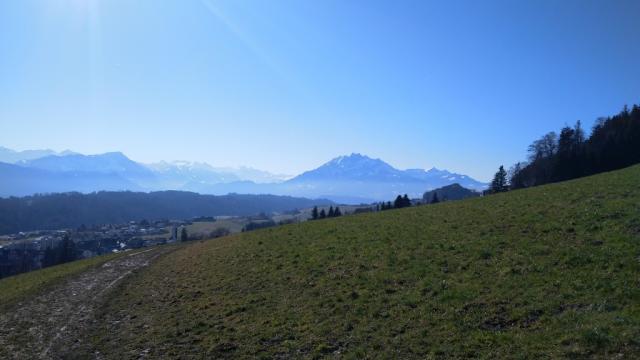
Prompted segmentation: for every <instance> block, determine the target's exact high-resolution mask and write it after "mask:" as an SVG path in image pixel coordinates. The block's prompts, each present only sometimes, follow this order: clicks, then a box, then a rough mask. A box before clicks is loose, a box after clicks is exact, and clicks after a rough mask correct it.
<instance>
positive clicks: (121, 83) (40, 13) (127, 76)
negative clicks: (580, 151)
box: [0, 0, 640, 180]
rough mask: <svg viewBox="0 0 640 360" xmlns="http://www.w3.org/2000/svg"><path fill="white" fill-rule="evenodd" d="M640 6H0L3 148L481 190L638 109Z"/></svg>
mask: <svg viewBox="0 0 640 360" xmlns="http://www.w3.org/2000/svg"><path fill="white" fill-rule="evenodd" d="M638 19H640V1H635V0H631V1H616V0H601V1H588V0H575V1H574V0H563V1H557V0H547V1H545V0H535V1H533V0H532V1H511V0H505V1H448V0H447V1H444V0H442V1H426V0H418V1H409V0H401V1H395V0H393V1H391V0H390V1H384V2H378V1H372V0H346V1H345V0H322V1H300V0H295V1H284V0H273V1H262V0H260V1H258V0H256V1H241V0H232V1H216V0H135V1H134V0H0V146H5V147H9V148H14V149H17V150H24V149H35V148H51V149H54V150H63V149H72V150H75V151H79V152H83V153H100V152H105V151H114V150H117V151H122V152H124V153H125V154H127V155H128V156H129V157H131V158H132V159H134V160H137V161H143V162H152V161H158V160H191V161H206V162H209V163H211V164H212V165H216V166H235V165H249V166H254V167H257V168H261V169H265V170H269V171H272V172H277V173H287V174H296V173H298V172H301V171H303V170H307V169H310V168H313V167H316V166H318V165H320V164H321V163H323V162H325V161H327V160H329V159H331V158H333V157H335V156H339V155H343V154H349V153H351V152H360V153H364V154H367V155H370V156H372V157H379V158H382V159H383V160H386V161H387V162H389V163H391V164H392V165H394V166H396V167H399V168H412V167H422V168H429V167H431V166H436V167H439V168H446V169H449V170H453V171H457V172H462V173H465V174H468V175H471V176H474V177H476V178H479V179H481V180H487V179H489V178H490V177H491V176H492V174H493V173H494V172H495V170H496V168H497V167H498V166H499V165H500V164H505V165H511V164H512V163H514V162H516V161H517V160H520V159H523V158H524V157H525V155H526V153H525V152H526V148H527V146H528V144H529V143H530V142H531V141H532V140H534V139H536V138H537V137H539V136H540V135H542V134H543V133H545V132H547V131H550V130H557V129H559V128H560V127H561V126H563V125H565V124H566V123H568V124H573V123H574V122H575V121H576V120H578V119H581V120H582V121H583V122H584V123H585V124H586V126H587V127H590V126H591V124H592V123H593V121H594V120H595V119H596V118H597V117H598V116H603V115H610V114H613V113H616V112H617V111H619V110H620V109H621V108H622V106H623V105H624V104H633V103H640V81H639V80H640V46H639V41H640V25H639V23H638Z"/></svg>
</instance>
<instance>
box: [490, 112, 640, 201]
mask: <svg viewBox="0 0 640 360" xmlns="http://www.w3.org/2000/svg"><path fill="white" fill-rule="evenodd" d="M528 152H529V156H528V161H526V162H519V163H517V164H515V165H514V166H513V167H512V168H511V169H510V171H509V175H508V176H507V174H506V172H505V170H504V168H503V167H502V166H501V167H500V170H499V171H498V173H496V176H495V178H494V180H493V182H492V184H491V188H490V192H501V191H506V190H508V189H520V188H526V187H530V186H537V185H543V184H547V183H552V182H558V181H564V180H570V179H575V178H578V177H582V176H588V175H593V174H597V173H601V172H605V171H611V170H617V169H621V168H624V167H627V166H631V165H634V164H637V163H640V107H639V106H638V105H634V106H633V107H632V108H631V109H629V108H628V107H627V106H625V107H624V109H623V110H622V111H621V112H620V113H619V114H617V115H614V116H611V117H608V118H599V119H598V121H597V122H596V124H595V125H594V126H593V128H592V130H591V134H590V135H589V137H588V138H587V137H586V136H585V132H584V129H583V128H582V124H581V123H580V121H578V122H577V123H576V124H575V125H574V126H572V127H570V126H565V127H564V128H562V129H561V130H560V134H556V133H555V132H550V133H548V134H546V135H544V136H542V137H541V138H540V139H538V140H536V141H534V142H533V143H532V144H531V145H530V146H529V149H528ZM507 178H508V181H507Z"/></svg>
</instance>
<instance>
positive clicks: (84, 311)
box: [0, 247, 171, 359]
mask: <svg viewBox="0 0 640 360" xmlns="http://www.w3.org/2000/svg"><path fill="white" fill-rule="evenodd" d="M169 251H171V248H167V247H159V248H153V249H149V250H144V251H140V252H137V253H132V254H129V255H125V256H123V257H119V258H117V259H114V260H111V261H109V262H106V263H104V264H103V265H102V266H100V267H97V268H94V269H90V270H88V271H86V272H84V273H82V274H80V275H77V276H74V277H72V278H70V279H68V280H66V281H64V282H63V283H61V284H60V285H57V286H56V287H54V288H53V289H52V290H50V291H47V292H46V293H43V294H41V295H38V296H36V297H35V298H33V299H29V300H27V301H25V302H23V303H22V304H19V305H18V306H17V308H16V309H15V310H14V311H11V312H8V313H6V314H0V357H1V358H3V359H6V358H9V359H11V358H13V359H58V358H69V357H71V358H91V357H93V356H92V354H90V353H87V352H88V351H90V348H89V347H88V344H87V342H86V339H85V338H84V335H85V334H87V333H88V331H87V330H88V329H89V328H90V327H91V326H92V322H93V321H94V316H95V314H96V312H97V310H98V309H99V307H100V306H101V304H102V303H103V302H104V300H105V299H106V295H107V294H108V293H109V290H110V289H112V288H113V287H114V285H116V284H117V283H118V282H119V281H121V280H122V279H124V278H125V277H126V276H128V275H130V274H131V273H133V272H134V271H136V270H138V269H140V268H143V267H145V266H147V265H149V263H150V262H151V261H152V260H153V259H155V258H156V257H158V256H159V255H161V254H164V253H167V252H169Z"/></svg>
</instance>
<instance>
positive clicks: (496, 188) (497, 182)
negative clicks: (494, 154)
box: [491, 165, 509, 193]
mask: <svg viewBox="0 0 640 360" xmlns="http://www.w3.org/2000/svg"><path fill="white" fill-rule="evenodd" d="M507 190H509V187H508V185H507V172H506V171H505V170H504V166H502V165H500V168H499V169H498V172H496V174H495V176H494V177H493V181H492V182H491V192H492V193H499V192H505V191H507Z"/></svg>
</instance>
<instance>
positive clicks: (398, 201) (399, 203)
mask: <svg viewBox="0 0 640 360" xmlns="http://www.w3.org/2000/svg"><path fill="white" fill-rule="evenodd" d="M402 205H403V201H402V196H400V195H398V197H396V200H395V201H394V202H393V207H394V208H396V209H400V208H401V207H403V206H402Z"/></svg>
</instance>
